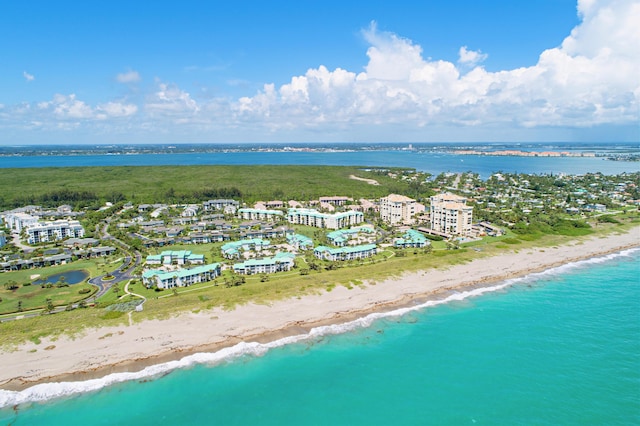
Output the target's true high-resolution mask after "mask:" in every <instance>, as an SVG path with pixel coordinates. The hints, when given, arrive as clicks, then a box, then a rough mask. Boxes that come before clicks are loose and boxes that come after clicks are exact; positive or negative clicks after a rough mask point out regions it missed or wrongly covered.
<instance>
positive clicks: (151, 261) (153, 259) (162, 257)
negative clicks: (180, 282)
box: [146, 250, 204, 265]
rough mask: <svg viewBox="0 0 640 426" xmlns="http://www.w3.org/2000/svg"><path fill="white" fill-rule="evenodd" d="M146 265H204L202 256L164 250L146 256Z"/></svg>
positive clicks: (188, 252) (187, 251)
mask: <svg viewBox="0 0 640 426" xmlns="http://www.w3.org/2000/svg"><path fill="white" fill-rule="evenodd" d="M146 263H147V264H148V265H186V264H187V263H190V264H202V263H204V255H203V254H193V253H191V251H190V250H165V251H163V252H162V253H160V254H152V255H150V256H147V259H146Z"/></svg>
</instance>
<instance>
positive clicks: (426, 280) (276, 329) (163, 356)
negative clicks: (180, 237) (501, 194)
mask: <svg viewBox="0 0 640 426" xmlns="http://www.w3.org/2000/svg"><path fill="white" fill-rule="evenodd" d="M639 246H640V227H635V228H632V229H631V230H629V231H628V232H626V233H624V234H614V235H609V236H606V237H601V238H593V237H592V238H583V239H579V240H573V241H569V242H567V243H565V244H563V245H560V246H555V247H539V248H528V249H523V250H521V251H519V252H508V253H504V254H499V255H497V256H492V257H486V258H480V259H476V260H474V261H472V262H470V263H467V264H462V265H456V266H452V267H450V268H447V269H435V270H433V269H431V270H425V271H419V272H415V273H408V274H405V275H403V276H402V277H400V278H390V279H386V280H384V281H382V282H378V283H367V284H365V285H362V286H356V287H353V288H351V289H347V288H346V287H342V286H337V287H336V288H334V289H333V290H332V291H325V292H322V294H319V295H307V296H302V297H300V298H299V299H289V300H283V301H277V302H274V303H272V304H270V305H269V306H266V305H255V304H248V305H243V306H239V307H237V308H236V309H234V310H232V311H225V310H223V309H221V308H214V309H212V310H209V311H206V312H200V313H197V314H196V313H185V314H182V315H180V316H178V317H176V318H172V319H169V320H149V321H143V322H140V323H134V324H133V325H131V326H125V325H123V326H117V327H103V328H99V329H95V330H89V331H87V332H86V333H84V335H82V336H77V337H76V338H73V339H71V338H68V337H61V338H58V339H49V338H45V339H43V342H42V343H41V344H40V345H36V344H34V343H32V342H28V343H25V344H22V345H20V346H19V347H18V348H17V349H16V350H15V351H11V352H1V353H0V363H2V365H3V369H2V372H0V388H2V389H5V390H24V389H26V388H29V387H31V386H34V385H36V384H39V383H50V382H61V381H65V382H66V381H71V382H76V381H85V380H88V379H95V378H101V377H104V376H106V375H109V374H112V373H118V372H133V371H140V370H141V369H143V368H145V367H148V366H151V365H157V364H160V363H164V362H168V361H175V360H179V359H182V358H184V357H185V356H188V355H191V354H196V353H203V352H207V353H211V352H216V351H219V350H221V349H223V348H229V347H231V346H233V345H236V344H238V343H239V342H243V341H244V342H250V341H256V342H261V343H265V342H271V341H274V340H277V339H280V338H283V337H290V336H298V335H301V334H306V333H308V332H309V331H310V330H311V329H313V328H315V327H319V326H325V325H334V324H342V323H345V322H349V321H351V320H354V319H357V318H362V317H365V316H366V315H369V314H371V313H376V312H389V311H393V310H396V309H399V308H403V307H410V306H416V305H418V304H422V303H424V302H426V301H430V300H440V299H443V298H445V297H447V295H450V294H452V293H451V292H462V291H466V290H470V289H477V288H484V287H488V286H490V285H493V284H495V283H499V282H503V281H505V280H508V279H512V278H516V277H523V276H527V275H529V274H532V273H535V272H540V271H545V270H548V269H550V268H554V267H558V266H561V265H567V264H571V263H574V262H577V261H580V260H585V259H590V258H594V257H600V256H604V255H607V254H611V253H616V252H620V251H622V250H625V249H629V248H636V247H639ZM247 318H251V321H247ZM52 346H53V347H52ZM45 347H52V348H51V349H50V350H42V349H43V348H45Z"/></svg>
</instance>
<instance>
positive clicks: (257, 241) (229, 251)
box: [220, 238, 271, 259]
mask: <svg viewBox="0 0 640 426" xmlns="http://www.w3.org/2000/svg"><path fill="white" fill-rule="evenodd" d="M270 246H271V242H270V241H268V240H263V239H262V238H252V239H247V240H240V241H232V242H230V243H226V244H224V245H223V246H222V247H221V248H220V250H221V251H222V255H223V256H224V257H226V258H227V259H236V258H239V257H240V251H249V250H254V251H261V250H262V249H264V248H268V247H270Z"/></svg>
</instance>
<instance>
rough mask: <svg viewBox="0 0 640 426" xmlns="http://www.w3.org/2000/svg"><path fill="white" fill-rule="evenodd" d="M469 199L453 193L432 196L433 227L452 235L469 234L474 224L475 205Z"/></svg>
mask: <svg viewBox="0 0 640 426" xmlns="http://www.w3.org/2000/svg"><path fill="white" fill-rule="evenodd" d="M466 203H467V199H466V198H465V197H461V196H459V195H455V194H451V193H448V192H446V193H442V194H438V195H434V196H433V197H431V229H433V230H435V231H439V232H444V233H447V234H452V235H467V234H469V233H470V232H471V225H472V224H473V207H472V206H467V204H466Z"/></svg>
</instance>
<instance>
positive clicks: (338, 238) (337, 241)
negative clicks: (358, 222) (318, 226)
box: [327, 226, 374, 247]
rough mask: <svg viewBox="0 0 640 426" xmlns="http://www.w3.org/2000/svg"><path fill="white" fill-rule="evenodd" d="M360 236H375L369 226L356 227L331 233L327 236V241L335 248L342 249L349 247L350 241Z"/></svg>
mask: <svg viewBox="0 0 640 426" xmlns="http://www.w3.org/2000/svg"><path fill="white" fill-rule="evenodd" d="M360 234H374V230H373V228H371V227H369V226H356V227H353V228H350V229H340V230H337V231H333V232H329V233H328V234H327V239H328V240H329V241H330V242H331V244H333V245H334V246H338V247H342V246H345V245H347V243H348V242H349V240H353V239H355V238H356V237H358V236H359V235H360Z"/></svg>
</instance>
